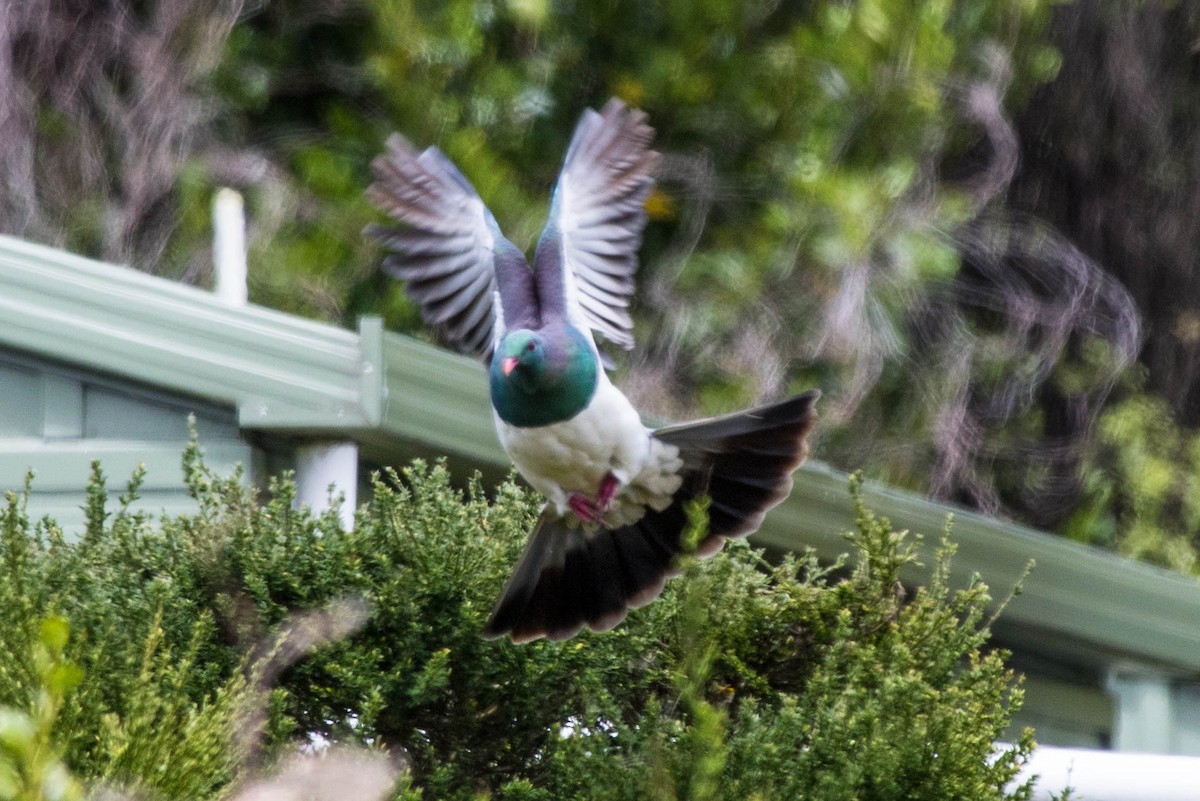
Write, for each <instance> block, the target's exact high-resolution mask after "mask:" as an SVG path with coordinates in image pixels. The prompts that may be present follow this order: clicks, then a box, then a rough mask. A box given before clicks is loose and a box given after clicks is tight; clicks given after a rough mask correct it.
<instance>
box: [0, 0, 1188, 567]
mask: <svg viewBox="0 0 1200 801" xmlns="http://www.w3.org/2000/svg"><path fill="white" fill-rule="evenodd" d="M5 14H6V17H5V20H6V25H3V26H0V78H3V79H5V80H7V85H8V87H9V89H10V91H8V92H6V93H3V95H0V136H2V137H3V141H5V142H6V143H9V144H7V145H6V148H5V149H4V151H3V152H0V175H2V176H3V178H2V179H0V228H2V229H3V230H4V231H6V232H10V233H16V234H19V235H23V236H27V237H29V238H32V239H35V240H38V241H44V242H48V243H51V244H57V245H62V246H66V247H69V248H71V249H72V250H76V251H79V252H83V253H87V254H89V255H93V256H97V257H101V258H105V259H110V260H116V261H121V262H126V263H130V264H132V265H133V266H135V267H137V268H139V269H145V270H149V271H152V272H156V273H159V274H162V275H167V276H171V277H175V278H179V279H181V280H184V281H189V282H192V283H197V284H201V285H204V284H207V283H208V282H209V281H210V277H209V272H210V267H209V263H210V259H211V248H210V245H209V241H210V237H211V232H210V222H209V220H210V212H209V204H210V202H211V198H212V196H213V193H214V191H215V189H216V188H217V187H219V186H224V185H229V186H233V187H235V188H237V189H239V190H240V191H242V192H243V193H244V194H245V195H246V197H247V201H248V202H247V208H248V212H249V224H250V229H251V230H250V242H251V253H250V259H251V279H250V280H251V287H250V291H251V298H252V300H254V301H255V302H259V303H263V304H265V305H269V306H273V307H276V308H280V309H284V310H287V311H290V312H295V313H298V314H302V315H307V316H312V317H318V318H323V319H328V320H332V321H337V322H342V323H344V324H348V325H349V324H353V321H354V319H355V318H356V317H357V316H358V315H360V314H366V313H372V314H382V315H383V316H384V317H385V318H386V320H387V321H388V324H389V326H391V327H392V328H394V329H396V330H400V331H405V332H409V333H413V334H414V335H417V336H426V334H425V332H424V331H423V330H422V328H421V326H420V323H419V320H418V318H417V315H416V314H415V311H414V309H413V307H412V305H411V304H410V303H408V301H407V300H406V299H405V297H404V295H403V292H402V290H401V289H400V288H399V287H397V286H395V285H393V284H391V283H389V282H388V281H387V280H386V279H384V278H383V277H382V276H381V275H380V274H379V272H378V270H377V265H378V263H379V260H380V255H381V254H380V253H379V252H378V251H377V250H376V249H375V246H374V245H372V244H371V243H368V242H366V241H365V240H364V239H363V238H362V237H361V229H362V227H363V226H364V224H366V223H367V222H368V221H371V220H373V219H375V218H376V215H375V213H374V212H373V211H372V209H371V208H370V207H369V205H368V204H367V203H366V201H365V199H364V196H363V189H364V188H365V186H366V185H367V184H368V183H369V182H370V170H369V163H370V160H371V159H372V158H373V156H374V155H375V154H377V153H378V152H380V150H381V149H382V142H383V140H384V139H385V138H386V136H387V135H388V134H389V133H390V132H392V131H396V130H398V131H400V132H402V133H403V134H404V135H405V136H407V137H408V138H410V139H411V140H412V141H414V142H415V143H417V144H420V145H426V144H437V145H438V146H439V147H441V148H442V149H443V150H444V151H445V152H446V153H447V154H448V155H449V156H450V157H451V158H452V159H454V160H455V161H456V162H457V163H458V164H459V165H460V166H461V167H462V169H463V171H464V172H465V173H466V174H467V175H468V176H469V177H470V178H471V180H472V181H473V182H474V183H475V185H476V187H477V188H478V189H479V191H480V193H481V194H482V196H483V197H484V199H485V200H486V201H487V202H488V204H489V206H490V207H491V208H492V209H493V211H494V212H495V213H496V215H497V217H498V218H499V220H500V222H501V224H502V226H503V227H504V228H505V230H506V232H508V234H509V236H510V237H511V238H512V239H513V240H514V241H515V242H517V243H518V244H519V245H522V246H528V245H530V244H532V242H533V241H534V239H535V237H536V235H537V233H538V231H539V227H540V225H541V222H542V219H543V217H544V214H545V211H546V207H547V201H548V192H549V189H550V187H551V185H552V183H553V181H554V178H555V175H556V172H557V169H558V165H559V163H560V160H561V157H562V153H563V151H564V149H565V146H566V143H567V141H568V138H569V136H570V134H571V131H572V128H573V126H574V123H575V120H576V119H577V117H578V115H579V113H580V111H581V110H582V109H583V108H585V107H587V106H592V107H596V106H599V105H600V104H601V103H603V102H604V100H605V99H607V98H608V97H609V96H611V95H617V96H619V97H622V98H623V99H625V100H626V101H628V102H629V103H631V104H634V105H637V106H639V107H641V108H644V109H645V110H646V111H647V112H648V113H649V115H650V119H651V122H652V123H653V125H654V126H655V127H656V129H657V131H658V139H657V147H658V148H659V149H660V150H661V151H662V152H663V154H664V162H663V167H662V170H661V175H660V182H659V187H658V190H657V191H656V192H655V193H654V195H653V196H652V197H651V198H650V200H649V203H648V207H649V212H650V215H651V218H652V221H651V224H650V227H649V228H648V230H647V233H646V241H645V245H644V248H643V253H642V268H641V273H640V276H639V279H640V280H639V287H640V291H639V295H638V299H637V306H636V308H635V316H636V321H637V326H638V328H637V334H638V337H639V347H638V349H637V350H635V351H634V352H633V354H631V355H630V356H629V357H625V358H624V360H623V361H622V362H621V363H620V364H619V376H618V380H619V382H620V383H621V384H622V385H623V386H624V387H626V388H627V389H628V390H629V392H630V393H631V394H632V395H633V396H634V398H635V400H636V401H637V402H638V403H639V405H640V406H641V407H642V408H644V409H646V410H647V411H648V412H650V413H653V414H656V415H659V416H665V417H682V416H685V415H691V414H697V413H711V412H719V411H725V410H729V409H731V408H733V407H735V406H740V405H744V404H747V403H750V402H753V401H755V400H758V399H762V398H767V397H775V396H778V395H781V394H783V393H785V392H788V391H793V390H797V389H802V388H807V387H809V386H813V385H816V386H820V387H821V388H822V389H824V390H825V392H826V401H825V402H824V403H823V415H824V418H823V420H824V424H823V427H822V442H821V443H820V448H819V451H818V455H819V456H820V457H821V458H824V459H827V460H829V461H831V462H833V463H835V464H837V465H838V466H840V467H843V468H847V469H854V468H857V467H863V468H865V469H866V470H867V471H868V473H869V474H871V475H873V476H875V477H878V478H881V479H883V480H886V481H888V482H891V483H893V484H896V485H900V486H905V487H910V488H913V489H917V490H919V491H922V492H926V493H928V494H930V495H932V496H934V497H939V498H943V499H949V500H954V501H957V502H960V503H964V504H966V505H968V506H971V507H974V508H978V509H981V510H983V511H986V512H990V513H999V514H1005V515H1009V516H1012V517H1016V518H1018V519H1021V520H1024V521H1026V522H1028V523H1031V524H1033V525H1036V526H1039V527H1043V528H1048V529H1051V530H1058V531H1061V532H1063V533H1065V534H1068V535H1070V536H1072V537H1075V538H1078V539H1081V540H1084V541H1090V542H1096V543H1100V544H1104V545H1107V546H1109V547H1115V548H1119V549H1123V550H1125V551H1126V552H1129V553H1132V554H1135V555H1138V556H1141V557H1144V558H1149V559H1153V560H1155V561H1158V562H1160V563H1164V564H1169V565H1172V566H1175V567H1178V568H1181V569H1194V567H1195V565H1196V564H1197V563H1198V562H1197V560H1196V558H1195V554H1196V545H1197V542H1198V541H1200V539H1198V535H1197V530H1198V529H1197V520H1198V519H1200V513H1197V512H1196V511H1195V510H1194V509H1193V507H1194V506H1195V502H1194V501H1193V500H1191V498H1192V497H1193V494H1192V493H1190V485H1191V483H1192V482H1193V481H1194V479H1193V478H1192V476H1193V475H1194V474H1195V468H1196V466H1197V465H1196V461H1197V457H1196V456H1195V452H1196V450H1197V448H1196V446H1193V445H1191V444H1189V443H1192V442H1193V441H1194V440H1195V439H1196V437H1197V432H1196V427H1197V426H1198V425H1200V370H1198V369H1197V367H1196V365H1197V364H1200V359H1197V356H1198V355H1200V354H1198V353H1197V348H1198V347H1200V308H1198V307H1197V303H1198V302H1200V301H1197V300H1196V299H1197V298H1200V284H1198V282H1200V273H1198V272H1197V271H1196V270H1195V258H1194V253H1195V250H1196V243H1197V239H1198V238H1200V229H1198V227H1197V226H1200V222H1198V221H1200V213H1198V212H1200V209H1196V208H1195V206H1196V204H1197V203H1200V193H1197V192H1195V191H1194V187H1195V186H1196V185H1197V178H1198V177H1200V176H1198V174H1197V173H1198V172H1200V158H1197V151H1198V150H1200V136H1198V134H1197V125H1196V120H1195V112H1194V109H1195V108H1196V107H1197V105H1196V100H1197V93H1198V88H1200V79H1198V78H1197V71H1196V70H1195V58H1196V56H1195V42H1196V41H1198V40H1200V12H1198V11H1197V10H1196V8H1195V6H1194V4H1188V3H1177V2H1170V0H1149V1H1148V2H1143V3H1136V4H1128V3H1122V2H1118V0H1077V1H1076V2H1067V3H1050V2H1048V0H1022V2H1019V3H1012V2H1009V1H1008V0H959V2H949V0H934V1H933V2H912V1H911V0H850V1H848V2H828V1H825V0H821V1H817V0H809V1H808V2H797V3H784V2H779V1H778V0H700V1H699V2H695V1H693V0H687V1H686V2H685V0H665V1H664V2H661V3H642V2H633V0H602V1H601V2H582V0H445V1H442V0H439V1H438V2H433V1H432V0H428V1H425V0H322V1H321V2H318V1H317V0H271V1H269V2H268V0H244V1H243V0H223V1H222V2H217V3H207V4H192V3H189V2H186V0H154V2H134V0H110V1H109V2H106V3H100V4H91V5H89V6H87V7H86V8H82V9H81V8H79V7H78V4H76V3H71V2H68V0H51V1H50V2H46V3H17V4H15V5H12V6H10V7H9V8H8V9H7V10H6V12H5ZM1163 436H1169V437H1171V439H1169V440H1168V441H1164V440H1163V439H1162V437H1163ZM1148 466H1153V468H1154V469H1152V470H1151V469H1148Z"/></svg>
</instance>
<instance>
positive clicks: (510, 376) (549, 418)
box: [489, 326, 599, 427]
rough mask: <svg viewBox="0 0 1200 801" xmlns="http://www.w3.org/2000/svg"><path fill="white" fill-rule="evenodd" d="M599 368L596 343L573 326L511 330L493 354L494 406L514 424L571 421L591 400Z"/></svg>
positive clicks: (544, 423) (530, 424)
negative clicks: (590, 342) (590, 341)
mask: <svg viewBox="0 0 1200 801" xmlns="http://www.w3.org/2000/svg"><path fill="white" fill-rule="evenodd" d="M598 370H599V367H598V366H597V363H596V354H595V352H594V351H593V350H592V348H591V345H590V344H589V343H588V341H587V339H586V338H584V336H583V334H581V333H580V332H579V331H578V330H576V329H575V328H573V327H571V326H561V327H557V328H553V329H544V330H541V331H531V330H529V329H526V328H522V329H518V330H516V331H510V332H509V333H508V334H506V335H505V336H504V337H503V338H502V339H501V340H500V343H499V345H498V346H497V347H496V352H495V353H494V354H493V355H492V365H491V370H490V372H489V383H490V385H491V390H492V405H493V406H494V407H496V412H497V414H499V415H500V419H501V420H504V421H505V422H507V423H510V424H512V425H514V426H522V427H530V426H544V425H550V424H551V423H558V422H562V421H563V420H569V419H571V418H572V417H574V416H575V415H577V414H579V413H580V412H581V411H583V409H584V408H585V407H587V405H588V403H589V402H591V400H592V395H593V393H595V391H596V380H597V376H598Z"/></svg>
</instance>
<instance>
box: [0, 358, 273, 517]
mask: <svg viewBox="0 0 1200 801" xmlns="http://www.w3.org/2000/svg"><path fill="white" fill-rule="evenodd" d="M189 414H191V415H194V416H195V419H196V428H197V430H198V432H199V434H200V442H201V445H202V447H203V448H204V451H205V453H206V458H207V461H208V463H209V464H210V465H211V466H213V467H214V468H216V469H217V470H218V471H220V472H221V473H227V472H229V471H231V470H232V469H233V466H234V464H235V463H238V462H240V463H242V464H244V465H247V466H249V465H250V464H251V455H252V450H251V447H250V445H248V444H247V443H246V442H244V441H243V440H242V438H241V434H240V432H239V430H238V426H237V415H236V412H235V411H234V410H233V409H232V408H222V407H220V406H214V405H212V404H209V403H205V402H203V401H198V400H194V399H189V398H186V397H181V396H172V395H167V394H164V393H161V392H156V391H154V390H151V389H147V388H143V387H139V386H137V385H135V384H132V383H129V382H122V381H117V380H113V379H110V378H106V377H104V376H102V375H100V374H95V373H88V372H86V371H80V370H77V369H73V368H69V367H64V366H60V365H56V364H53V363H49V362H45V361H40V360H37V359H35V358H32V357H29V356H25V355H22V354H18V353H15V352H11V351H4V350H0V492H8V491H17V492H19V491H21V490H22V488H23V487H24V483H25V476H26V474H27V473H28V472H29V471H33V473H34V480H33V490H32V494H31V495H30V498H29V503H28V511H29V513H30V515H31V516H33V517H35V518H36V517H41V516H42V515H50V516H51V517H53V518H55V519H56V520H57V521H58V523H59V524H60V525H61V526H63V527H64V528H66V529H68V530H74V529H78V527H79V526H80V525H81V523H82V521H83V513H82V511H81V507H82V505H83V501H84V493H83V490H84V487H85V485H86V483H87V479H88V475H89V473H90V469H91V467H90V466H91V463H92V461H93V460H96V459H98V460H100V462H101V465H102V467H103V470H104V473H105V475H106V476H107V479H108V480H107V485H108V487H109V488H110V490H111V492H112V494H113V496H114V498H115V496H116V495H117V494H119V493H121V492H122V491H124V489H125V485H126V483H127V482H128V480H129V476H130V475H131V474H132V472H133V471H134V470H135V469H136V468H137V466H138V465H139V464H144V465H145V466H146V470H147V474H146V480H145V484H144V485H143V490H142V501H141V502H140V503H139V504H138V507H139V508H144V509H146V510H148V511H154V512H157V511H161V510H167V511H169V512H184V511H190V510H191V509H193V508H194V505H193V503H192V502H191V499H190V498H188V497H187V493H186V491H185V490H184V487H183V483H182V478H183V473H182V469H181V466H180V461H181V455H182V453H183V449H184V446H185V445H186V444H187V441H188V416H189Z"/></svg>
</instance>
